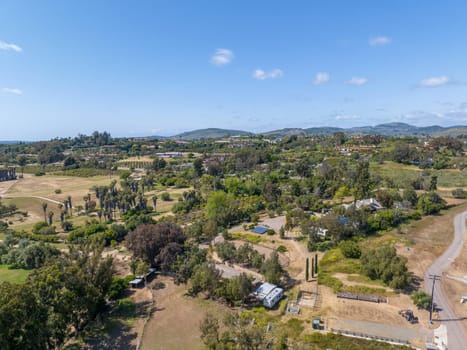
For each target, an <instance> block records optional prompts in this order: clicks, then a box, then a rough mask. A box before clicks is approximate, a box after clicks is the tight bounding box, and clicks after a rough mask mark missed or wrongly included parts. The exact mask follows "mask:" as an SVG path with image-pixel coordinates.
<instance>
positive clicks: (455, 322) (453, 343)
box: [424, 211, 467, 350]
mask: <svg viewBox="0 0 467 350" xmlns="http://www.w3.org/2000/svg"><path fill="white" fill-rule="evenodd" d="M466 218H467V211H466V212H463V213H461V214H458V215H456V217H455V218H454V239H453V241H452V243H451V245H450V246H449V247H448V248H447V249H446V251H445V252H444V253H443V255H441V256H440V257H439V258H438V259H436V260H435V262H434V263H433V264H432V265H431V266H430V267H429V268H428V270H427V271H426V273H425V281H424V289H425V291H426V292H427V293H430V294H431V288H432V281H431V280H430V279H429V275H430V274H431V275H439V276H442V274H443V272H445V271H446V270H447V269H448V268H449V266H451V263H452V262H453V261H454V260H455V259H456V258H457V257H458V256H459V254H460V252H461V250H462V247H463V245H464V238H465V235H466V227H465V220H466ZM442 283H443V282H442V281H441V282H438V283H436V285H435V292H434V295H435V303H436V305H437V306H438V307H440V308H441V309H442V311H440V312H439V319H440V320H442V321H441V324H443V325H446V327H447V330H448V344H447V345H448V348H449V350H465V349H466V344H467V336H466V335H465V332H464V329H463V328H462V325H461V322H462V320H459V319H458V318H457V317H456V315H455V313H454V312H453V311H452V309H451V308H450V306H449V304H448V302H447V298H448V297H447V296H446V295H445V294H444V290H443V288H442V285H441V284H442ZM456 301H457V299H456ZM463 322H467V321H465V320H464V321H463Z"/></svg>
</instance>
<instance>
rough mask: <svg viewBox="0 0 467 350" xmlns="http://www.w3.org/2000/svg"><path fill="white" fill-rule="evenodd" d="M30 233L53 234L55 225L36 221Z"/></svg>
mask: <svg viewBox="0 0 467 350" xmlns="http://www.w3.org/2000/svg"><path fill="white" fill-rule="evenodd" d="M32 233H34V234H36V235H53V234H55V226H51V225H49V224H48V223H46V222H43V221H40V222H36V223H35V224H34V226H33V227H32Z"/></svg>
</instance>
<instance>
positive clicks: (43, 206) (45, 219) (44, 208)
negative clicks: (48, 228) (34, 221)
mask: <svg viewBox="0 0 467 350" xmlns="http://www.w3.org/2000/svg"><path fill="white" fill-rule="evenodd" d="M42 210H43V211H44V221H45V222H46V223H47V203H46V202H42Z"/></svg>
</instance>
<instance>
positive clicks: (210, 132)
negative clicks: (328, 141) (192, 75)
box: [169, 123, 467, 141]
mask: <svg viewBox="0 0 467 350" xmlns="http://www.w3.org/2000/svg"><path fill="white" fill-rule="evenodd" d="M339 131H340V132H343V133H345V134H348V135H384V136H423V135H427V136H457V135H461V134H463V135H467V126H465V125H458V126H450V127H442V126H438V125H432V126H422V127H418V126H413V125H409V124H405V123H387V124H379V125H375V126H358V127H353V128H346V129H345V128H337V127H326V126H325V127H315V128H307V129H301V128H285V129H279V130H273V131H268V132H261V133H257V134H256V135H264V136H266V137H273V138H281V137H287V136H292V135H298V136H300V135H302V136H305V135H332V134H333V133H335V132H339ZM249 135H255V134H254V133H251V132H248V131H242V130H229V129H217V128H209V129H198V130H193V131H187V132H184V133H181V134H178V135H174V136H171V137H169V138H170V139H174V140H187V141H189V140H199V139H216V138H222V137H230V136H249Z"/></svg>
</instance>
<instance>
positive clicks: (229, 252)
mask: <svg viewBox="0 0 467 350" xmlns="http://www.w3.org/2000/svg"><path fill="white" fill-rule="evenodd" d="M216 251H217V255H219V257H220V258H221V259H222V260H224V261H229V262H231V263H236V264H242V265H245V266H247V267H251V268H254V269H257V270H259V269H261V266H263V263H264V254H260V253H259V252H258V251H257V250H256V249H254V248H253V247H252V245H251V244H249V243H245V244H243V245H241V246H240V247H238V248H237V247H235V244H233V243H231V242H229V241H225V242H222V243H219V244H216Z"/></svg>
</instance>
